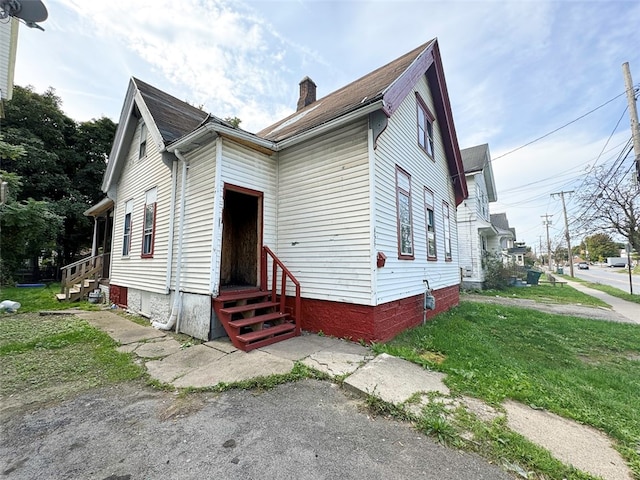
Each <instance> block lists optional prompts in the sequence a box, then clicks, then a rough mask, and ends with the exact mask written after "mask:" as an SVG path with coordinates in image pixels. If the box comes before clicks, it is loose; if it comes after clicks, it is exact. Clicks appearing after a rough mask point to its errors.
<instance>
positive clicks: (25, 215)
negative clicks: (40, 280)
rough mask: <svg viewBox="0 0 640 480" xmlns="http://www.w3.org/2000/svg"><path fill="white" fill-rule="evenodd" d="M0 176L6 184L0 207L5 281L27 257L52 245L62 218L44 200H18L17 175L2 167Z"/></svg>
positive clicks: (0, 262)
mask: <svg viewBox="0 0 640 480" xmlns="http://www.w3.org/2000/svg"><path fill="white" fill-rule="evenodd" d="M0 175H1V176H2V180H3V181H4V182H7V184H8V188H7V190H8V192H7V197H6V201H5V203H4V204H3V205H1V206H0V281H1V282H2V283H7V282H9V281H12V280H15V279H16V278H15V277H16V273H17V272H18V270H20V269H21V268H24V267H25V266H26V265H27V262H28V261H29V260H32V259H34V258H35V259H37V258H38V257H39V256H41V255H42V253H43V252H47V251H50V250H52V249H53V248H54V247H55V242H56V238H57V236H58V232H59V231H60V229H61V226H62V218H61V217H60V216H58V215H56V214H55V213H54V212H53V211H52V209H51V205H50V204H49V203H47V202H43V201H36V200H34V199H33V198H30V199H28V200H23V201H17V200H16V198H17V197H18V195H19V194H20V188H21V185H22V182H21V179H20V177H19V176H18V175H16V174H13V173H8V172H5V171H2V170H0ZM32 266H33V263H32ZM35 266H36V267H37V263H36V264H35Z"/></svg>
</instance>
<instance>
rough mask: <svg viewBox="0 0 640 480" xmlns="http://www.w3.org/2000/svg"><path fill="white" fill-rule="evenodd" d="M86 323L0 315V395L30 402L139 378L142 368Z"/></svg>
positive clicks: (68, 318) (61, 318)
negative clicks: (20, 398)
mask: <svg viewBox="0 0 640 480" xmlns="http://www.w3.org/2000/svg"><path fill="white" fill-rule="evenodd" d="M116 346H117V344H116V342H115V341H114V340H112V339H111V338H110V337H109V335H107V334H106V333H104V332H102V331H100V330H98V329H96V328H94V327H92V326H90V325H89V324H88V323H87V322H86V321H84V320H80V319H79V318H77V317H75V316H73V315H68V316H66V315H65V316H58V315H56V316H50V317H41V316H39V315H38V314H35V313H26V314H15V315H5V316H2V317H0V364H1V365H2V367H1V368H0V397H3V398H5V399H7V398H9V396H12V395H19V396H22V397H25V398H27V399H28V401H29V403H40V402H45V401H49V400H54V399H61V398H66V397H67V396H68V395H71V394H73V393H75V392H78V391H82V390H86V389H89V388H93V387H97V386H102V385H107V384H111V383H117V382H122V381H126V380H132V379H135V378H140V377H142V376H143V374H144V369H143V368H142V367H140V366H139V365H136V364H134V363H133V362H132V361H131V357H130V355H127V354H123V353H119V352H118V351H117V350H116Z"/></svg>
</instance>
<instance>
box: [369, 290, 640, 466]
mask: <svg viewBox="0 0 640 480" xmlns="http://www.w3.org/2000/svg"><path fill="white" fill-rule="evenodd" d="M549 288H555V289H556V290H557V291H561V290H563V289H566V290H568V288H567V286H565V287H561V288H559V287H549ZM518 290H531V291H535V290H534V289H533V288H527V289H524V288H521V289H518ZM375 348H376V350H377V351H378V352H382V351H384V352H387V353H389V354H391V355H396V356H399V357H403V358H405V359H407V360H410V361H412V362H415V363H418V364H421V365H424V366H425V367H428V368H430V369H434V370H439V371H442V372H445V373H446V374H447V380H446V383H447V384H448V386H449V387H450V388H451V389H452V391H453V392H454V393H459V394H467V395H471V396H474V397H478V398H481V399H484V400H486V401H487V402H491V403H494V404H497V403H500V402H502V401H503V400H505V399H509V398H510V399H514V400H517V401H519V402H522V403H524V404H527V405H530V406H533V407H536V408H544V409H547V410H549V411H552V412H555V413H557V414H559V415H562V416H563V417H567V418H572V419H575V420H577V421H579V422H582V423H585V424H588V425H592V426H594V427H596V428H598V429H600V430H602V431H604V432H606V433H607V434H609V435H610V436H611V437H613V438H615V439H616V440H617V441H618V442H619V446H618V447H619V450H620V452H621V453H622V454H623V455H624V456H625V458H626V459H627V460H628V461H629V463H630V465H631V466H632V468H633V469H634V473H635V475H636V477H637V478H640V454H639V452H638V447H639V444H638V441H639V439H640V409H638V399H640V327H639V326H638V325H630V324H622V323H614V322H605V321H597V320H587V319H582V318H576V317H566V316H560V315H552V314H546V313H542V312H539V311H536V310H532V309H522V308H516V307H507V306H501V305H494V304H484V303H474V302H463V303H461V305H460V306H459V307H456V308H453V309H452V310H450V311H449V312H446V313H444V314H441V315H438V316H437V317H435V318H434V319H433V320H432V321H431V322H428V323H427V324H426V325H424V326H421V327H417V328H414V329H412V330H408V331H406V332H404V333H402V334H401V335H399V336H398V337H396V338H395V339H394V340H392V341H391V342H389V343H387V344H382V345H376V346H375ZM498 454H499V453H498ZM527 458H528V457H527ZM528 461H529V465H528V466H529V467H530V468H534V469H538V471H540V469H541V467H540V466H539V465H537V464H536V462H535V460H528ZM525 463H526V461H525ZM542 471H545V470H544V468H542ZM547 474H548V475H549V474H550V473H549V472H547ZM551 476H552V477H553V475H551ZM553 478H555V477H553Z"/></svg>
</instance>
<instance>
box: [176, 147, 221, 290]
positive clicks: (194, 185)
mask: <svg viewBox="0 0 640 480" xmlns="http://www.w3.org/2000/svg"><path fill="white" fill-rule="evenodd" d="M183 157H184V158H185V159H186V161H187V164H188V166H189V167H188V169H187V181H186V185H185V188H186V197H185V199H186V202H185V207H184V225H183V233H182V266H181V271H180V277H181V280H180V290H182V291H184V292H189V293H199V294H208V293H209V282H210V277H211V273H210V269H211V235H212V229H213V204H214V196H215V170H216V143H215V142H211V143H207V144H206V145H205V146H203V147H200V148H198V149H196V150H194V151H191V152H189V153H185V154H183ZM176 177H177V181H176V186H177V192H176V206H175V210H176V213H175V220H174V222H175V225H174V234H173V238H174V240H173V263H172V269H171V288H172V289H174V288H175V285H176V272H177V257H178V246H179V241H180V238H179V234H180V232H179V225H180V202H181V195H182V192H181V189H182V162H179V163H178V168H177V172H176Z"/></svg>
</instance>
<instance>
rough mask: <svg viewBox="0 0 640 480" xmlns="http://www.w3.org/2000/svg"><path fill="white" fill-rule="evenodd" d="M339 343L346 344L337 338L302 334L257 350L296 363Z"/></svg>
mask: <svg viewBox="0 0 640 480" xmlns="http://www.w3.org/2000/svg"><path fill="white" fill-rule="evenodd" d="M339 343H346V342H345V341H344V340H340V339H337V338H331V337H321V336H320V335H304V334H303V335H301V336H299V337H293V338H289V339H288V340H285V341H283V342H278V343H274V344H272V345H269V346H266V347H262V348H260V349H259V350H260V351H262V352H266V353H270V354H271V355H275V356H277V357H280V358H286V359H288V360H293V361H297V360H302V359H303V358H306V357H308V356H310V355H313V354H314V353H316V352H319V351H321V350H328V349H331V348H333V347H334V346H336V345H338V344H339Z"/></svg>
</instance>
